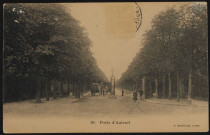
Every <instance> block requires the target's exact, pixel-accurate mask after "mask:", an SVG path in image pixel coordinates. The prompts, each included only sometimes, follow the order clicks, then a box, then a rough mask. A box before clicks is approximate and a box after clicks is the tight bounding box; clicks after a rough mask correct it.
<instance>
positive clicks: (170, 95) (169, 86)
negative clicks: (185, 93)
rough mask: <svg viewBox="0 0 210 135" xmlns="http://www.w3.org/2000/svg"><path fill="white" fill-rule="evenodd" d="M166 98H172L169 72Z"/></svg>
mask: <svg viewBox="0 0 210 135" xmlns="http://www.w3.org/2000/svg"><path fill="white" fill-rule="evenodd" d="M168 98H169V99H171V98H172V89H171V73H169V74H168Z"/></svg>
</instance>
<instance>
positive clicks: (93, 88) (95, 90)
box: [91, 83, 100, 96]
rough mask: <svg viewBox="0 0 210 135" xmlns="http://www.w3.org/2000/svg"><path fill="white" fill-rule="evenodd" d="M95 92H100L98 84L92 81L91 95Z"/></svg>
mask: <svg viewBox="0 0 210 135" xmlns="http://www.w3.org/2000/svg"><path fill="white" fill-rule="evenodd" d="M97 92H98V93H99V94H100V85H99V84H98V83H92V86H91V94H92V96H95V93H97Z"/></svg>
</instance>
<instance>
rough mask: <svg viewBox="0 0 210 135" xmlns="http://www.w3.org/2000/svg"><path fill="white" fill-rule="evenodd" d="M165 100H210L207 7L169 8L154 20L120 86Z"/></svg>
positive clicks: (198, 4)
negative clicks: (142, 90)
mask: <svg viewBox="0 0 210 135" xmlns="http://www.w3.org/2000/svg"><path fill="white" fill-rule="evenodd" d="M143 77H144V79H145V82H146V84H145V85H146V93H145V94H146V97H151V96H152V93H156V94H158V97H162V98H166V97H168V98H170V99H171V98H172V97H177V99H178V100H179V99H180V98H187V97H188V99H191V97H192V96H193V98H203V99H208V95H209V93H208V22H207V6H206V5H205V4H201V3H196V4H189V5H184V6H182V7H180V8H178V9H175V8H169V9H167V10H166V11H164V12H161V13H159V14H158V15H157V16H155V17H154V18H153V21H152V27H151V29H150V30H148V31H146V33H145V34H144V42H143V47H142V48H141V50H140V51H139V52H138V53H137V55H136V57H135V58H134V59H133V61H132V63H131V64H130V66H129V67H128V69H127V71H126V72H125V73H124V74H123V75H122V77H121V78H120V81H119V83H120V85H121V86H122V87H124V88H127V89H133V88H142V87H143V86H142V85H141V81H142V79H143Z"/></svg>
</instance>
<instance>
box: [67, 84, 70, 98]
mask: <svg viewBox="0 0 210 135" xmlns="http://www.w3.org/2000/svg"><path fill="white" fill-rule="evenodd" d="M67 91H68V96H70V88H69V82H67Z"/></svg>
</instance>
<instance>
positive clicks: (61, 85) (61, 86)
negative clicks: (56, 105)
mask: <svg viewBox="0 0 210 135" xmlns="http://www.w3.org/2000/svg"><path fill="white" fill-rule="evenodd" d="M59 89H60V97H61V98H62V97H63V81H61V82H60V88H59Z"/></svg>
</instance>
